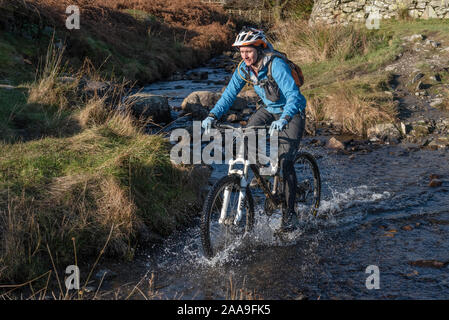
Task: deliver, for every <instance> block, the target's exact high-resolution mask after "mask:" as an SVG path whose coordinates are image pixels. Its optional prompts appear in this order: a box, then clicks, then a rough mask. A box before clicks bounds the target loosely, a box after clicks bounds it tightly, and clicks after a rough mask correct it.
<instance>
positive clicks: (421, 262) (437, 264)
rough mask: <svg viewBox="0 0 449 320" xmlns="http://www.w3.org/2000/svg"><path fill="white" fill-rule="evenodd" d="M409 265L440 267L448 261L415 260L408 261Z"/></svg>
mask: <svg viewBox="0 0 449 320" xmlns="http://www.w3.org/2000/svg"><path fill="white" fill-rule="evenodd" d="M408 264H409V265H411V266H415V267H422V268H442V267H444V266H446V265H447V264H448V262H443V261H438V260H417V261H409V263H408Z"/></svg>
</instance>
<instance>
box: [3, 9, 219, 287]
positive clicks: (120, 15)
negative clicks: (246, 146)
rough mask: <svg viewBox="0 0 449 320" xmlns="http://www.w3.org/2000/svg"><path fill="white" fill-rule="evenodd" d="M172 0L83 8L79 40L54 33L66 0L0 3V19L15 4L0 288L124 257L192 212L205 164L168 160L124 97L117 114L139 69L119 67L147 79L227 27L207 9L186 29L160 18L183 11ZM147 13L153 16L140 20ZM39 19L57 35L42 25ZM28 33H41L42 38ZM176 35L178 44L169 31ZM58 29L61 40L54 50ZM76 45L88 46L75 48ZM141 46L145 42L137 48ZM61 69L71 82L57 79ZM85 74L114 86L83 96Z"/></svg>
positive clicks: (201, 52) (8, 59)
mask: <svg viewBox="0 0 449 320" xmlns="http://www.w3.org/2000/svg"><path fill="white" fill-rule="evenodd" d="M75 3H78V2H77V1H75ZM158 3H159V7H156V6H157V5H158ZM177 3H178V4H179V1H171V2H168V3H166V7H165V8H164V10H162V8H163V7H162V2H157V1H156V2H153V5H154V6H155V8H154V11H152V12H153V13H151V12H150V9H151V8H140V9H139V8H136V9H135V10H137V11H132V12H129V7H127V5H130V4H132V2H131V1H122V2H119V1H117V2H112V1H110V2H108V3H107V5H106V2H104V4H103V6H101V5H100V2H98V3H97V4H96V5H95V6H94V5H89V7H86V6H81V7H82V14H83V12H84V14H85V17H86V19H85V21H86V22H85V23H86V25H85V26H86V28H87V26H89V24H88V23H90V22H91V23H92V25H91V26H90V27H91V30H90V32H91V33H89V32H86V33H83V35H81V34H80V35H79V37H78V36H76V35H68V34H67V31H64V30H62V29H61V28H59V29H58V23H60V22H61V21H62V20H61V21H60V20H58V18H57V16H56V14H54V10H56V9H58V8H60V6H61V5H62V4H64V2H63V1H62V2H54V3H53V2H51V1H17V2H16V1H8V2H5V1H3V2H0V4H1V6H2V7H1V8H2V11H1V13H0V15H2V18H3V17H7V16H8V14H10V13H11V12H14V13H15V14H14V15H13V17H14V19H16V20H15V21H12V20H11V21H12V22H11V23H12V24H7V25H5V24H2V26H1V28H0V51H1V52H0V53H1V54H0V62H1V63H0V136H1V139H0V283H1V284H5V283H17V282H22V281H28V280H30V279H33V278H35V277H36V276H39V275H42V274H45V273H46V272H48V271H49V270H53V263H54V264H55V266H56V269H58V270H61V269H64V268H65V267H66V266H67V265H70V264H74V263H75V262H77V263H78V264H79V265H80V266H87V265H90V266H91V265H92V262H93V261H94V260H95V258H96V257H97V256H98V255H99V254H102V255H103V254H104V255H106V256H109V257H114V259H125V260H129V259H132V257H133V256H134V253H135V250H136V248H137V247H138V246H139V245H142V244H145V243H152V242H154V241H158V240H160V239H161V238H162V237H164V236H166V235H168V234H170V233H171V232H173V231H174V230H175V229H177V228H180V227H182V226H183V225H184V224H186V223H188V222H189V221H190V220H191V218H192V215H194V214H195V213H196V212H197V211H198V207H197V206H198V202H197V201H198V195H199V190H200V188H201V187H202V186H203V185H204V184H205V183H206V182H207V178H208V173H207V171H206V172H205V171H202V170H198V168H192V167H179V166H178V167H176V166H173V165H172V163H171V162H170V159H169V147H170V145H169V143H168V142H167V141H166V140H165V139H163V138H162V137H161V136H158V135H152V136H149V135H146V134H144V133H143V128H144V126H145V121H146V120H145V119H136V118H135V117H134V116H132V115H131V112H130V109H131V105H130V103H131V102H128V105H127V104H126V103H125V104H122V106H121V107H122V108H121V109H120V112H119V111H117V108H116V107H117V104H116V102H117V101H120V100H121V97H123V95H126V94H128V91H127V90H128V89H126V88H129V85H130V83H132V82H133V81H134V80H138V76H137V73H138V72H140V71H142V70H140V69H139V68H140V67H139V66H138V67H137V69H136V70H137V71H136V72H131V73H127V72H128V71H127V70H129V68H128V67H129V66H130V65H133V64H136V63H140V64H141V66H143V67H144V68H148V69H145V70H143V72H144V73H145V74H146V75H145V76H143V77H142V79H141V80H142V81H150V80H154V79H157V78H158V77H161V76H163V75H166V74H169V72H170V71H173V70H176V68H188V67H191V66H192V64H195V63H198V62H199V61H201V60H202V59H205V58H207V57H208V56H209V55H212V54H214V53H216V50H220V46H221V45H225V43H226V39H224V38H220V36H219V37H216V38H214V39H211V38H209V37H207V39H205V38H203V37H204V36H205V34H206V33H205V32H204V29H202V28H203V26H209V24H212V25H214V26H216V27H217V28H218V29H220V28H227V27H225V26H224V25H223V24H221V23H220V22H219V21H214V22H211V23H209V22H210V21H212V20H213V19H215V18H216V17H214V16H213V14H212V15H209V13H211V12H215V11H213V9H210V8H207V7H201V6H200V5H198V4H195V3H192V4H189V5H188V6H193V7H195V8H197V10H199V11H200V12H203V13H204V12H206V13H207V14H208V16H207V18H206V19H205V20H204V19H203V20H201V18H200V20H201V21H199V23H203V24H201V25H197V26H196V27H195V28H197V29H195V31H192V30H193V29H192V30H190V31H189V30H187V31H186V29H185V28H181V27H177V26H175V23H174V22H173V23H170V22H169V21H170V18H169V16H171V15H174V16H176V17H178V16H179V15H182V14H183V13H182V12H177V11H176V10H175V9H176V4H177ZM71 4H73V1H72V2H71ZM79 4H80V5H81V1H79ZM14 6H22V7H20V10H19V11H14V10H16V9H17V8H18V7H14ZM28 6H29V7H28ZM167 6H168V7H167ZM170 6H173V7H170ZM167 8H168V10H167ZM35 9H36V10H37V9H38V10H39V16H40V18H39V19H42V20H39V21H41V22H43V24H42V25H39V27H38V29H41V30H40V31H39V30H36V24H35V23H38V22H36V21H35V20H33V17H35V15H33V14H32V13H30V11H27V10H35ZM144 9H145V10H148V11H143V10H144ZM11 10H12V11H11ZM21 10H24V11H21ZM46 10H48V11H46ZM52 10H53V11H52ZM133 10H134V9H133ZM138 10H140V11H138ZM170 10H172V11H173V12H172V11H170ZM63 12H64V11H63ZM63 12H62V13H63ZM99 12H103V13H104V14H105V15H106V16H105V18H104V20H98V19H97V18H98V16H96V15H97V14H99ZM162 12H163V13H164V14H168V17H165V18H164V19H165V20H164V21H165V22H163V21H161V20H160V18H158V17H157V14H158V13H160V14H162ZM94 13H95V14H94ZM196 13H198V12H196ZM27 14H29V19H30V22H29V24H26V23H25V24H22V25H20V23H19V22H18V19H17V18H16V16H17V15H18V16H19V17H20V16H22V15H23V17H26V16H27ZM34 14H35V13H34ZM89 14H92V17H91V18H89V17H90V16H89ZM184 14H186V15H188V14H187V13H184ZM189 14H191V13H189ZM149 15H151V16H155V17H156V18H155V19H156V22H154V19H153V18H151V19H149V20H148V19H147V18H148V16H149ZM62 16H64V15H63V14H61V17H62ZM142 16H144V17H142ZM8 17H9V16H8ZM219 17H220V16H219ZM187 18H188V17H186V19H187ZM46 19H48V20H46ZM52 19H53V20H52ZM89 19H91V21H90V20H89ZM123 19H124V20H123ZM2 21H5V20H2ZM8 21H9V20H8ZM48 21H51V22H52V23H53V24H52V26H55V27H56V32H55V31H54V29H51V30H50V29H48V28H45V27H44V26H48V25H47V22H48ZM58 21H59V22H58ZM89 21H90V22H89ZM22 22H23V21H22ZM44 22H45V23H44ZM94 22H95V23H97V24H95V23H94ZM147 23H153V24H154V26H155V28H156V27H157V28H160V29H157V28H156V29H152V30H153V31H154V30H159V31H157V34H156V35H154V38H153V34H152V35H151V38H148V39H146V40H145V37H146V34H143V35H142V34H139V32H140V31H142V30H144V29H142V30H140V29H139V28H144V27H145V26H147V25H146V24H147ZM192 23H193V22H192ZM108 24H112V25H114V28H117V30H116V31H117V34H114V36H111V35H110V34H107V28H106V26H107V25H108ZM115 24H117V25H115ZM209 27H210V26H209ZM27 28H29V30H28V29H27ZM101 28H103V29H101ZM133 28H136V29H133ZM192 28H193V27H192ZM30 30H31V31H30ZM126 30H127V31H126ZM132 30H134V31H136V32H135V33H134V32H131V31H132ZM139 30H140V31H139ZM145 30H146V29H145ZM226 30H228V29H226ZM122 31H126V32H131V33H132V36H131V33H129V34H127V33H126V32H125V33H121V32H122ZM172 31H173V32H172ZM33 32H36V34H40V35H39V39H40V40H39V41H40V42H39V41H38V42H36V39H37V38H35V37H34V36H35V35H36V34H34V33H33ZM101 32H103V36H102V35H101ZM165 32H169V33H170V34H171V36H170V37H168V36H167V35H166V33H165ZM226 32H228V31H226ZM226 32H224V33H222V34H221V36H224V37H225V35H226ZM180 34H182V35H183V37H184V38H183V39H184V40H183V41H184V42H183V43H179V39H180V38H177V36H179V35H180ZM63 35H65V36H67V37H66V38H64V39H65V41H64V42H63V43H65V44H66V46H64V45H62V46H59V45H58V42H59V40H58V39H62V36H63ZM115 36H120V37H125V38H126V37H129V38H127V39H126V41H125V40H123V39H124V38H121V39H116V38H115ZM136 37H137V38H136ZM89 39H91V40H89ZM137 39H140V40H139V41H137ZM167 39H168V40H167ZM171 39H173V41H172V40H171ZM76 41H87V42H89V43H90V44H89V45H88V46H87V47H85V46H84V45H83V46H81V47H79V46H73V44H74V43H76ZM203 41H204V42H203ZM54 42H55V43H54ZM218 43H219V44H220V45H218ZM98 44H101V45H100V47H98V46H96V45H98ZM146 45H148V46H152V48H153V49H151V50H149V49H148V47H145V48H147V49H148V50H144V47H143V46H146ZM132 46H133V48H134V49H132V50H131V47H132ZM80 48H85V49H86V48H87V49H86V50H87V51H86V52H85V54H81V53H77V51H76V50H78V49H80ZM103 49H104V50H106V51H107V52H108V55H109V56H108V57H106V58H107V59H105V56H104V55H102V54H101V52H102V50H103ZM172 49H176V50H175V51H173V50H172ZM89 50H91V53H92V54H90V53H89ZM140 50H141V51H140ZM152 50H153V51H152ZM106 51H105V52H106ZM96 55H98V56H96ZM189 56H190V57H191V59H190V60H189V59H188V57H189ZM96 59H98V60H96ZM102 59H104V60H102ZM192 59H193V60H192ZM96 61H101V62H102V64H103V66H102V67H101V68H100V69H96V68H95V66H96V65H97V64H96ZM147 62H148V63H147ZM67 75H70V76H71V77H70V78H71V79H70V81H64V80H63V79H64V77H65V76H67ZM122 77H125V78H126V79H128V80H131V81H126V80H122ZM84 78H88V79H95V80H100V81H103V82H105V81H112V82H113V83H115V84H116V85H115V90H112V91H108V92H107V93H106V94H105V95H104V96H97V95H94V96H89V97H87V96H84V95H80V92H79V87H80V81H81V80H82V79H84ZM105 244H107V246H106V249H105V251H103V250H102V249H103V247H104V246H105ZM52 260H53V261H52ZM41 280H44V278H41Z"/></svg>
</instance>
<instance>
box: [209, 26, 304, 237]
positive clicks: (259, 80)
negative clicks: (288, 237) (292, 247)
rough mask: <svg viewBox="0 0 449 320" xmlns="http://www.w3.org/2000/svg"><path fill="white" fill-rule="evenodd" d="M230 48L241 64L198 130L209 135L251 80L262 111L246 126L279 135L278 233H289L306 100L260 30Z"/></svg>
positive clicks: (241, 34) (251, 30) (244, 32)
mask: <svg viewBox="0 0 449 320" xmlns="http://www.w3.org/2000/svg"><path fill="white" fill-rule="evenodd" d="M232 46H233V47H236V48H237V49H238V50H239V51H240V54H241V57H242V59H243V61H242V63H241V64H240V65H239V66H238V67H237V69H236V70H235V71H234V74H233V76H232V78H231V80H230V81H229V84H228V86H227V87H226V89H225V91H224V92H223V94H222V96H221V98H220V99H219V100H218V102H217V103H216V104H215V106H214V108H212V110H211V111H210V113H209V115H208V117H207V118H205V119H204V120H203V121H202V124H201V126H202V127H203V128H204V129H205V130H206V132H207V131H209V130H210V128H211V126H212V122H213V121H215V120H218V119H220V118H221V116H223V115H224V114H225V113H226V112H227V111H228V110H229V108H230V107H231V106H232V104H233V103H234V101H235V99H236V97H237V95H238V93H239V92H240V91H241V90H242V88H243V87H244V86H245V83H246V82H248V79H250V81H251V82H252V84H254V90H255V92H256V93H257V94H258V95H259V97H260V98H261V99H262V101H263V103H264V107H263V108H259V109H257V110H256V111H255V112H254V114H253V115H252V116H251V117H250V119H249V120H248V123H247V126H260V125H269V124H271V126H270V130H269V133H270V134H272V133H273V132H274V130H276V131H278V139H279V140H278V154H279V158H280V159H279V160H280V161H279V163H280V168H281V169H282V177H283V181H284V186H283V187H284V191H285V199H286V202H287V203H286V204H287V206H286V210H283V212H282V223H281V230H285V231H289V230H292V229H294V228H295V222H296V221H297V215H296V212H295V210H294V206H295V193H296V173H295V170H294V166H293V164H294V160H295V159H294V156H295V153H296V150H297V149H298V146H299V142H300V140H301V137H302V135H303V131H304V127H305V108H306V99H305V97H304V96H303V95H302V94H301V92H300V90H299V87H298V86H297V85H296V83H295V80H294V78H293V76H292V73H291V70H290V67H289V65H288V64H287V63H286V62H285V61H284V60H283V59H282V58H280V57H278V56H273V55H271V54H270V53H272V52H273V47H272V45H271V44H270V43H269V42H268V41H267V39H266V37H265V34H264V32H263V31H262V30H258V29H255V28H247V27H244V28H243V29H242V30H241V31H240V32H239V34H238V35H237V37H236V39H235V42H234V43H233V45H232ZM270 60H272V61H271V76H272V79H274V81H275V84H273V83H272V81H269V77H268V64H269V63H270ZM242 74H244V75H245V77H246V79H245V78H243V77H242ZM273 92H274V95H273Z"/></svg>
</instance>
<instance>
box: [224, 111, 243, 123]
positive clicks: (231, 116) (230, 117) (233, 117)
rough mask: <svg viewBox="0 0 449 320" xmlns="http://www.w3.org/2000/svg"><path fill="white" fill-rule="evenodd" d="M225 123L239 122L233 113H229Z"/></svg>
mask: <svg viewBox="0 0 449 320" xmlns="http://www.w3.org/2000/svg"><path fill="white" fill-rule="evenodd" d="M226 121H227V122H237V121H240V119H239V117H238V116H237V115H236V114H235V113H231V114H230V115H228V117H227V118H226Z"/></svg>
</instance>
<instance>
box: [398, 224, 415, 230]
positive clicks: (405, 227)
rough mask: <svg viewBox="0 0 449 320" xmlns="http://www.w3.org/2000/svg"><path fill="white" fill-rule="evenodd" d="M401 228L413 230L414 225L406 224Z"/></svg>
mask: <svg viewBox="0 0 449 320" xmlns="http://www.w3.org/2000/svg"><path fill="white" fill-rule="evenodd" d="M401 229H402V230H404V231H411V230H413V227H412V226H411V225H406V226H403V227H402V228H401Z"/></svg>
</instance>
